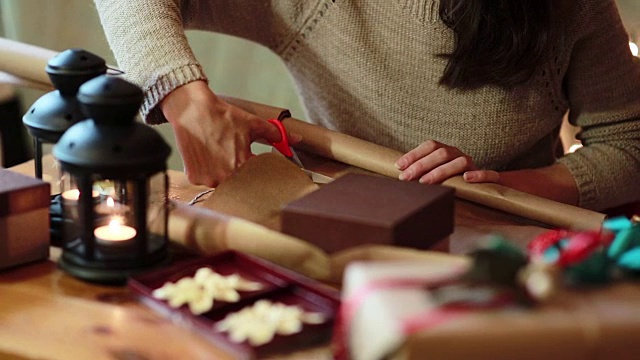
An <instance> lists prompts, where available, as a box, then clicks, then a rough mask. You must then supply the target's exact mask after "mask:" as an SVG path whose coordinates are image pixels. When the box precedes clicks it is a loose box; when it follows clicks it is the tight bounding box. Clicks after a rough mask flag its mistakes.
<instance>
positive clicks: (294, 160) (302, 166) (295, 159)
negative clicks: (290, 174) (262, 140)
mask: <svg viewBox="0 0 640 360" xmlns="http://www.w3.org/2000/svg"><path fill="white" fill-rule="evenodd" d="M291 154H292V156H291V157H288V158H287V159H289V160H291V161H292V162H293V163H294V164H296V165H298V166H299V167H301V168H303V169H304V165H302V161H300V158H299V157H298V154H296V151H295V150H293V148H291Z"/></svg>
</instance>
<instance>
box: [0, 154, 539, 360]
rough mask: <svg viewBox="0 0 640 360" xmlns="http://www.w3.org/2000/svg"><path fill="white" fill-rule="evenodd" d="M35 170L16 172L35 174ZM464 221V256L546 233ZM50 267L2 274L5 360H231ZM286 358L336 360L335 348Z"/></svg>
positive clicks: (460, 235)
mask: <svg viewBox="0 0 640 360" xmlns="http://www.w3.org/2000/svg"><path fill="white" fill-rule="evenodd" d="M32 169H33V167H32V164H31V163H27V164H22V165H19V166H17V167H14V168H13V169H12V170H15V171H18V172H22V173H26V174H30V173H32ZM458 215H459V217H460V218H461V219H462V220H461V222H459V223H458V226H457V227H456V232H455V233H454V235H453V236H452V237H451V246H452V249H453V250H454V251H455V252H464V251H465V250H467V249H468V248H469V247H470V246H472V244H471V243H470V242H469V241H468V239H470V238H475V237H477V236H478V235H479V234H483V233H489V232H491V231H493V230H495V229H501V230H504V231H506V232H507V233H510V234H511V235H516V236H519V237H520V240H525V239H528V238H530V236H532V235H533V234H536V233H539V232H541V231H543V230H544V229H543V228H540V227H537V226H535V224H531V223H530V222H527V221H524V220H522V219H521V220H522V221H521V220H518V219H516V218H513V217H509V216H506V215H504V214H496V213H495V212H493V211H492V210H491V209H483V208H481V207H478V206H474V205H473V204H464V203H462V204H459V206H458ZM59 253H60V251H59V249H57V248H51V257H50V259H49V260H48V261H43V262H38V263H34V264H30V265H25V266H21V267H18V268H15V269H13V270H9V271H5V272H1V273H0V358H2V359H5V358H8V359H24V358H37V359H94V360H98V359H214V358H216V359H217V358H220V359H225V358H228V356H227V355H226V354H224V353H223V352H222V351H221V350H220V349H218V348H216V346H214V345H213V344H211V343H210V342H208V341H207V340H205V339H204V338H203V337H201V336H199V335H198V334H195V333H194V332H192V331H190V330H188V329H186V328H184V327H182V326H180V325H177V324H174V323H172V322H171V321H170V320H168V319H166V318H164V317H162V316H160V315H159V314H157V313H155V312H153V311H152V310H150V309H149V308H146V307H145V306H143V305H141V304H140V303H138V302H137V301H136V300H135V299H134V298H133V297H132V296H131V294H129V292H128V291H127V289H126V288H125V287H108V286H99V285H94V284H89V283H86V282H83V281H80V280H77V279H75V278H73V277H70V276H69V275H67V274H65V273H64V272H62V271H60V270H59V269H58V268H57V267H56V260H57V258H58V256H59ZM284 357H285V358H300V359H313V358H317V359H329V358H331V354H330V351H329V350H328V348H327V347H325V348H318V349H311V350H308V351H305V352H303V353H299V354H289V355H287V356H284Z"/></svg>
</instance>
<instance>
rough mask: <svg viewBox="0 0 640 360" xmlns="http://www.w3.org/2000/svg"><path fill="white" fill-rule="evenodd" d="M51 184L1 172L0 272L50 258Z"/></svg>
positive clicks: (12, 173)
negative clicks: (0, 270)
mask: <svg viewBox="0 0 640 360" xmlns="http://www.w3.org/2000/svg"><path fill="white" fill-rule="evenodd" d="M49 192H50V190H49V184H48V183H46V182H44V181H41V180H38V179H36V178H33V177H29V176H25V175H22V174H18V173H16V172H13V171H10V170H5V169H2V168H0V269H4V268H8V267H13V266H17V265H20V264H24V263H28V262H32V261H37V260H42V259H46V258H47V257H49V203H50V195H49Z"/></svg>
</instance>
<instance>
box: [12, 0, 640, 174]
mask: <svg viewBox="0 0 640 360" xmlns="http://www.w3.org/2000/svg"><path fill="white" fill-rule="evenodd" d="M617 2H618V6H619V9H620V12H621V16H622V19H623V21H624V22H625V25H626V27H627V30H628V32H629V33H630V35H631V36H632V38H633V39H634V40H635V41H636V42H638V43H640V0H617ZM0 36H4V37H7V38H10V39H14V40H18V41H22V42H26V43H29V44H33V45H38V46H42V47H46V48H49V49H53V50H57V51H62V50H65V49H68V48H71V47H79V48H84V49H86V50H88V51H91V52H93V53H95V54H96V55H99V56H101V57H104V58H105V59H106V60H107V62H108V63H110V64H114V65H115V60H114V58H113V55H112V53H111V51H110V49H109V46H108V44H107V42H106V39H105V36H104V33H103V31H102V28H101V25H100V21H99V18H98V15H97V13H96V10H95V8H94V5H93V1H92V0H1V1H0ZM188 37H189V41H190V43H191V44H192V46H193V48H194V51H195V53H196V56H197V57H198V59H199V60H200V61H201V62H202V64H203V66H204V68H205V70H206V71H207V74H208V76H209V78H210V85H211V87H212V88H213V89H214V90H215V91H216V92H217V93H220V94H225V95H231V96H237V97H241V98H245V99H250V100H254V101H257V102H262V103H266V104H271V105H275V106H281V107H286V108H289V109H290V110H291V111H292V113H293V115H294V117H297V118H301V119H304V118H305V115H304V112H303V110H302V106H301V105H300V103H299V100H298V98H297V96H296V94H295V91H294V88H293V85H292V82H291V79H290V77H289V74H288V73H287V71H286V69H285V68H284V66H283V64H282V63H281V62H280V60H279V59H278V58H277V57H276V56H275V55H274V54H273V53H271V52H270V51H269V50H267V49H266V48H263V47H261V46H259V45H255V44H252V43H249V42H247V41H244V40H240V39H237V38H231V37H228V36H224V35H219V34H210V33H203V32H189V33H188ZM0 90H1V89H0ZM18 91H19V94H20V96H21V98H22V104H23V107H24V108H25V109H26V108H28V107H29V106H30V105H31V103H32V102H33V101H35V99H37V98H38V97H39V96H41V95H42V93H41V92H38V91H33V90H25V89H18ZM0 92H1V91H0ZM156 129H158V130H159V131H160V132H161V133H162V134H163V136H164V137H165V138H166V139H167V141H168V142H169V143H170V144H172V145H173V144H174V140H173V135H172V133H171V129H170V127H169V126H168V125H167V124H165V125H159V126H157V127H156ZM258 151H259V150H258ZM169 166H170V168H172V169H177V170H181V169H182V163H181V161H180V157H179V155H178V153H177V152H176V151H174V152H173V155H172V157H171V158H170V161H169Z"/></svg>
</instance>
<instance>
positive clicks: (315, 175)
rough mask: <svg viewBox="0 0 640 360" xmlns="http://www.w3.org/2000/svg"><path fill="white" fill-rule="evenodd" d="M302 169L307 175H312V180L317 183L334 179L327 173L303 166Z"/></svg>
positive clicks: (326, 182) (325, 182)
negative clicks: (323, 173)
mask: <svg viewBox="0 0 640 360" xmlns="http://www.w3.org/2000/svg"><path fill="white" fill-rule="evenodd" d="M302 171H304V172H305V173H306V174H307V175H309V176H310V177H311V180H312V181H313V182H314V183H316V184H328V183H330V182H332V181H333V180H334V179H333V178H332V177H329V176H327V175H322V174H320V173H317V172H315V171H311V170H307V169H305V168H302Z"/></svg>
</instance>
